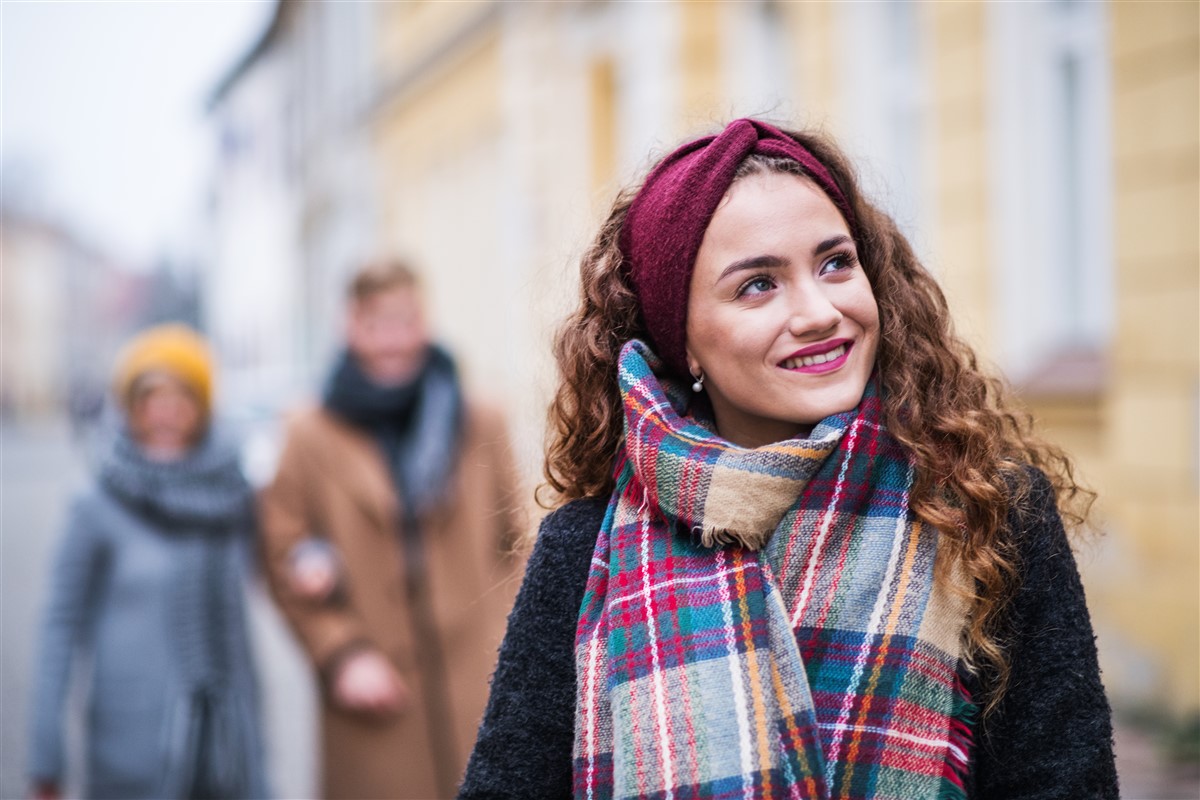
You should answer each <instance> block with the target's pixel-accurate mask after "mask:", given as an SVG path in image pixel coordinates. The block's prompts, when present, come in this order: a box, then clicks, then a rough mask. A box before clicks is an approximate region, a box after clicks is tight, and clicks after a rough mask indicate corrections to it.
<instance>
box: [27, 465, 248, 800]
mask: <svg viewBox="0 0 1200 800" xmlns="http://www.w3.org/2000/svg"><path fill="white" fill-rule="evenodd" d="M131 448H132V445H130V444H129V443H128V442H125V443H124V447H123V448H120V449H118V450H117V452H118V453H123V456H122V457H123V458H125V459H126V460H127V461H129V460H136V459H137V456H136V455H135V454H132V452H131ZM200 449H201V451H202V452H200V453H199V454H197V455H196V456H195V458H194V459H193V460H192V461H191V462H190V463H187V464H181V465H179V466H178V467H177V468H159V467H156V466H154V465H150V464H148V463H146V462H141V463H138V464H132V465H128V464H127V465H120V464H118V465H116V467H115V468H113V469H107V470H105V469H102V471H101V474H102V476H104V475H105V473H106V471H107V474H108V477H110V478H112V479H113V480H114V481H115V483H114V484H112V485H110V484H106V483H104V482H103V481H97V482H95V483H94V484H92V485H91V486H89V487H88V488H87V489H85V490H84V491H82V492H81V493H79V494H78V495H77V496H76V497H75V499H74V501H73V503H72V505H71V507H70V511H69V514H68V520H67V525H66V530H65V533H64V535H63V537H62V540H61V541H60V544H59V547H58V555H57V557H56V559H55V561H54V566H53V570H52V572H51V577H50V591H49V597H48V602H47V603H46V607H45V612H44V616H43V618H42V623H41V630H40V644H39V648H38V655H37V663H36V671H35V686H34V694H33V699H32V703H31V709H32V714H31V719H30V728H31V731H30V733H31V736H30V750H29V768H28V771H29V776H30V778H31V780H33V781H34V782H38V783H46V782H49V783H56V784H58V785H59V786H60V787H61V788H62V789H64V790H66V789H67V788H68V787H65V786H62V782H63V779H64V774H65V771H66V748H65V736H64V730H65V727H66V726H65V717H66V715H67V711H68V706H69V702H68V698H69V697H70V696H71V692H70V690H69V686H70V684H71V679H72V673H73V672H76V669H75V668H76V667H77V666H78V665H80V664H87V665H88V666H89V669H88V670H87V672H86V676H87V677H86V684H87V692H86V694H87V701H86V716H85V723H84V737H85V740H86V758H85V759H84V765H85V775H84V785H83V787H82V789H83V794H84V796H85V797H88V798H120V799H121V800H138V798H146V800H162V799H163V798H168V799H171V798H184V797H188V796H189V795H190V794H191V793H193V792H194V791H197V787H198V786H207V787H210V788H209V789H206V790H205V791H217V792H219V794H220V796H223V797H254V798H263V797H267V796H268V795H269V790H268V787H267V782H266V771H265V767H264V760H263V747H262V737H261V732H260V729H259V718H258V693H257V687H256V685H255V675H254V668H253V663H252V657H251V651H250V645H249V640H248V636H247V629H246V620H245V614H244V594H243V588H244V579H245V577H246V575H247V573H248V571H249V570H248V567H249V556H250V555H251V552H252V551H251V549H250V542H251V537H250V535H249V533H250V532H249V526H250V523H251V522H252V516H251V514H250V502H249V501H250V494H249V490H248V488H243V489H241V490H240V494H239V493H238V492H239V489H238V483H239V482H240V483H241V485H242V486H243V487H244V481H242V479H241V478H240V474H237V473H236V472H234V473H233V474H232V475H231V474H230V471H236V453H234V452H233V451H232V448H229V447H227V446H224V445H221V444H219V443H214V442H210V443H209V444H207V445H205V446H202V448H200ZM107 466H108V467H112V466H113V465H112V464H111V463H110V464H109V465H107ZM222 472H224V475H223V476H222V475H216V474H215V473H222ZM170 474H175V478H173V479H166V480H164V479H162V478H163V476H165V475H170ZM214 477H215V478H216V480H217V481H218V483H221V482H223V483H224V485H223V486H222V485H217V486H211V485H209V482H210V480H212V479H213V478H214ZM118 490H119V493H118ZM231 491H232V492H233V493H234V496H233V497H230V496H229V494H230V492H231ZM136 495H141V496H142V497H143V499H145V500H146V501H147V505H156V504H157V505H161V506H163V508H156V509H155V511H156V512H159V513H149V512H148V511H147V510H146V509H143V508H140V507H139V505H138V504H137V503H134V502H132V499H131V498H133V497H134V496H136ZM156 501H157V502H156ZM239 502H240V504H241V511H240V513H239V514H237V515H236V516H231V517H229V518H228V522H227V523H221V524H217V525H215V526H214V525H213V524H206V525H205V524H199V523H197V522H196V520H198V519H202V518H204V517H205V516H206V515H208V514H209V513H210V512H211V513H212V514H214V515H218V516H221V515H223V513H224V512H223V511H222V510H221V509H220V508H218V507H219V506H220V505H221V504H226V505H228V504H230V503H239ZM168 511H177V512H178V513H179V514H180V515H182V516H183V517H185V518H189V519H190V520H191V521H190V522H187V521H184V522H180V520H179V519H175V518H168V517H167V516H165V513H164V512H168ZM222 518H223V519H224V517H223V516H222ZM214 782H215V784H217V785H220V786H222V787H224V788H222V789H219V790H218V789H214V788H212V787H214Z"/></svg>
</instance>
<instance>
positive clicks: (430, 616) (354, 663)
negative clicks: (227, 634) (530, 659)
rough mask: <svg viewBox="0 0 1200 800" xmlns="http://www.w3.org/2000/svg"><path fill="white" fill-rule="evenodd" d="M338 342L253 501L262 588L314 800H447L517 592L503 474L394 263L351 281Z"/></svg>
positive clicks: (494, 437)
mask: <svg viewBox="0 0 1200 800" xmlns="http://www.w3.org/2000/svg"><path fill="white" fill-rule="evenodd" d="M346 340H347V349H346V352H345V353H344V354H343V355H342V356H341V358H340V360H339V362H338V364H337V365H336V367H335V368H334V370H333V373H332V375H331V376H330V380H329V383H328V386H327V388H326V391H325V395H324V398H323V402H322V404H321V405H320V406H319V407H317V408H311V409H308V410H305V411H302V412H300V413H298V414H296V415H295V416H294V418H293V419H292V420H291V423H290V425H289V428H288V434H287V443H286V445H285V447H284V452H283V455H282V458H281V461H280V466H279V471H278V474H277V476H276V478H275V480H274V482H273V483H272V484H271V485H270V486H269V487H268V488H267V490H266V491H265V492H264V495H263V498H262V503H261V516H262V530H263V537H264V543H265V549H266V555H267V564H268V570H269V573H270V578H271V584H272V590H273V593H274V594H275V597H276V599H277V601H278V602H279V604H280V605H281V607H282V608H283V610H284V613H285V615H286V616H287V617H288V619H289V621H290V622H291V624H292V626H293V628H294V629H295V631H296V633H297V635H298V636H299V638H300V640H301V642H302V644H303V645H304V647H305V649H306V650H307V652H308V654H309V656H310V658H311V659H312V662H313V664H314V666H315V667H316V669H317V671H318V673H319V676H320V679H321V682H322V686H323V690H324V691H323V702H322V743H323V747H324V790H325V796H326V797H327V798H356V800H360V799H361V798H383V797H388V798H406V797H411V798H431V797H450V796H452V795H453V794H454V792H455V790H456V788H457V784H458V780H459V778H460V776H461V774H462V771H463V769H464V768H465V766H466V760H467V756H468V755H469V753H470V749H471V746H472V744H473V743H474V739H475V733H476V729H477V727H478V723H479V717H480V715H481V714H482V711H483V707H484V703H485V701H486V698H487V688H488V677H489V675H490V674H491V670H492V667H493V665H494V660H495V654H496V649H497V647H498V646H499V642H500V639H501V637H502V635H503V630H504V619H505V615H506V614H507V611H508V609H509V607H510V606H511V601H512V591H513V589H514V588H515V581H514V572H515V567H516V564H515V563H514V559H513V557H512V551H513V545H514V542H515V540H516V537H517V535H518V534H519V533H520V523H519V521H518V515H517V514H516V513H514V510H515V509H516V507H517V506H518V505H519V504H520V498H519V497H517V495H516V492H515V490H514V489H515V480H514V475H515V473H514V470H513V467H512V464H511V460H510V454H509V449H508V445H507V443H506V438H505V434H504V426H503V423H502V421H501V419H500V417H499V416H497V415H496V414H495V413H493V412H489V411H486V410H484V409H483V408H481V407H479V406H477V405H475V404H474V403H472V402H469V401H467V400H465V399H464V397H463V395H462V392H461V388H460V385H459V382H458V378H457V374H456V371H455V367H454V362H453V360H452V359H451V358H450V356H449V355H448V354H447V353H446V352H445V351H443V350H442V349H440V348H438V347H437V346H435V345H433V344H432V343H431V342H430V335H429V330H428V327H427V324H426V320H425V314H424V309H423V304H422V297H421V294H420V289H419V287H418V285H417V281H416V278H415V276H414V273H413V272H412V271H411V270H410V269H409V268H408V267H407V266H406V265H404V264H402V263H398V262H385V263H376V264H371V265H368V266H367V267H365V268H363V269H362V270H360V271H359V272H358V274H357V275H356V276H355V277H354V279H353V282H352V283H351V286H350V292H349V298H348V308H347V325H346Z"/></svg>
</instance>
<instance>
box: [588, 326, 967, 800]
mask: <svg viewBox="0 0 1200 800" xmlns="http://www.w3.org/2000/svg"><path fill="white" fill-rule="evenodd" d="M619 372H620V375H619V381H620V387H621V392H622V396H623V399H624V406H625V441H624V444H623V447H622V449H621V452H620V454H619V455H618V458H617V462H616V475H617V488H616V490H615V491H614V493H613V496H612V499H611V500H610V502H609V505H608V510H607V513H606V514H605V517H604V523H603V527H602V530H601V531H600V534H599V537H598V539H597V542H596V550H595V554H594V556H593V559H592V568H591V573H590V575H589V576H588V583H587V590H586V594H585V596H584V600H583V604H582V607H581V610H580V618H579V626H578V629H577V632H576V648H575V653H576V674H577V676H578V681H577V687H576V717H575V719H576V724H575V727H576V730H575V746H574V787H575V795H576V796H577V797H586V798H589V800H590V799H591V798H609V797H618V798H624V797H656V798H709V797H713V798H724V797H728V798H734V797H739V798H775V797H789V798H821V799H822V800H824V799H825V798H867V797H871V798H904V800H913V798H943V797H950V798H956V797H963V796H964V794H963V778H964V776H965V772H966V770H967V763H968V759H969V751H970V737H971V723H972V717H973V713H974V707H973V705H972V704H971V702H970V700H969V698H967V696H966V694H965V692H964V691H963V689H962V683H961V680H960V675H961V673H960V672H959V670H960V667H961V665H960V661H961V645H960V638H961V633H962V630H963V626H964V624H965V621H966V609H967V606H966V605H965V602H964V601H963V600H962V599H960V598H959V597H958V595H956V594H954V593H952V592H950V591H947V590H946V589H944V588H943V587H941V586H939V585H936V584H935V581H934V559H935V556H936V553H937V544H938V537H937V533H936V531H934V530H933V529H931V528H928V527H926V526H924V525H922V524H921V523H920V522H919V521H917V520H916V519H914V518H913V516H912V514H911V513H910V512H909V508H908V493H909V488H910V486H911V484H912V477H913V467H912V462H911V460H910V459H909V457H908V456H907V454H906V452H905V451H904V450H903V448H902V447H901V445H900V444H899V443H898V442H896V440H894V439H893V438H892V437H891V436H890V435H888V433H887V431H886V429H885V428H884V427H883V423H882V410H881V405H880V400H879V397H878V394H877V390H876V388H875V385H874V382H872V383H871V384H869V385H868V386H867V390H866V392H865V394H864V396H863V399H862V402H861V404H860V405H859V407H858V408H857V409H854V410H853V411H848V412H845V413H842V414H837V415H834V416H832V417H829V418H827V419H825V420H823V421H822V422H821V423H820V424H818V425H817V426H816V427H815V428H814V429H813V431H812V433H811V435H810V436H809V437H808V438H797V439H791V440H789V441H786V442H781V443H778V444H774V445H770V446H767V447H761V448H758V449H756V450H746V449H743V448H739V447H736V446H734V445H732V444H730V443H729V442H727V441H725V440H723V439H721V438H719V437H718V436H716V435H714V433H713V432H712V430H711V429H710V426H708V425H703V424H700V423H698V422H696V421H695V420H693V419H692V418H690V417H686V416H683V413H682V410H683V409H684V408H686V403H687V389H686V387H685V386H683V385H682V384H679V383H676V382H674V381H670V380H667V379H665V378H660V377H659V376H658V375H657V374H656V373H659V372H661V362H660V361H659V360H658V358H657V357H656V356H655V355H654V354H653V353H652V352H651V351H650V350H649V348H648V347H647V346H646V345H645V344H643V343H641V342H638V341H634V342H630V343H629V344H628V345H626V346H625V348H624V350H623V351H622V353H621V359H620V365H619Z"/></svg>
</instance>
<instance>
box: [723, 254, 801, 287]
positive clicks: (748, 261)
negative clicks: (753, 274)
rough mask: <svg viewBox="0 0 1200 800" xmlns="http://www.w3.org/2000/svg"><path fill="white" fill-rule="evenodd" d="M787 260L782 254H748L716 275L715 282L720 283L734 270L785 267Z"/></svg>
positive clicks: (743, 270)
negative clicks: (747, 256) (748, 255)
mask: <svg viewBox="0 0 1200 800" xmlns="http://www.w3.org/2000/svg"><path fill="white" fill-rule="evenodd" d="M789 263H791V262H789V261H788V260H787V259H786V258H783V257H782V256H750V257H749V258H742V259H738V260H737V261H735V262H733V263H732V264H730V265H729V266H728V267H726V268H725V269H723V270H722V271H721V274H720V275H719V276H717V280H716V283H720V282H721V281H723V280H725V278H727V277H728V276H730V275H732V274H733V273H735V272H745V271H747V270H752V269H779V268H781V267H786V266H787V265H788V264H789Z"/></svg>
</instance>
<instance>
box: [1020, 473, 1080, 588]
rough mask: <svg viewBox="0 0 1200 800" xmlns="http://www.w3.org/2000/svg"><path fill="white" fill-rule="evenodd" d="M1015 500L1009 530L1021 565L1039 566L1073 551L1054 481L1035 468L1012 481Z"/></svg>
mask: <svg viewBox="0 0 1200 800" xmlns="http://www.w3.org/2000/svg"><path fill="white" fill-rule="evenodd" d="M1010 484H1011V486H1012V489H1011V491H1012V493H1013V494H1012V497H1011V500H1010V505H1009V511H1008V529H1009V531H1010V535H1011V536H1012V537H1013V544H1014V545H1015V546H1016V549H1017V552H1018V554H1019V557H1020V560H1021V562H1023V563H1024V564H1025V565H1029V564H1031V563H1036V562H1037V561H1039V560H1040V559H1041V558H1042V557H1044V556H1046V555H1051V554H1054V553H1059V552H1064V551H1065V552H1068V553H1069V552H1070V549H1071V548H1070V543H1069V541H1068V539H1067V534H1066V531H1065V530H1064V528H1063V523H1062V517H1061V515H1060V514H1059V509H1058V495H1057V493H1056V492H1055V490H1054V485H1053V484H1052V483H1051V482H1050V478H1049V477H1047V476H1046V473H1044V472H1043V471H1042V470H1040V469H1038V468H1037V467H1035V466H1032V465H1028V464H1027V465H1024V466H1023V467H1022V469H1021V475H1020V476H1019V477H1018V478H1014V479H1013V480H1012V481H1010Z"/></svg>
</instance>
